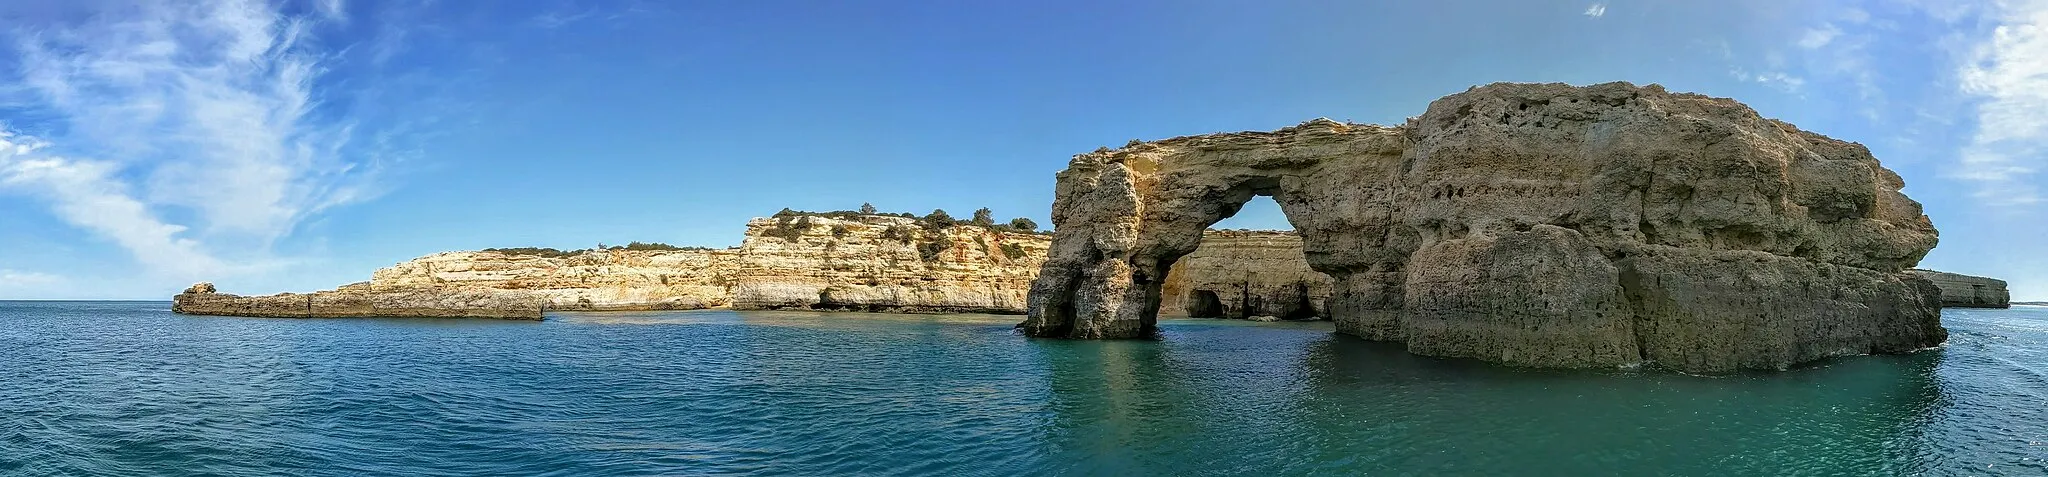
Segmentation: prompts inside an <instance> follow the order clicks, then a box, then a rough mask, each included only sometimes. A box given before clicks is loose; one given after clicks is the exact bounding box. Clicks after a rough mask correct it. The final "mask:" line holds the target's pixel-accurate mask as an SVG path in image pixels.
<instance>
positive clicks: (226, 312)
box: [171, 283, 543, 320]
mask: <svg viewBox="0 0 2048 477" xmlns="http://www.w3.org/2000/svg"><path fill="white" fill-rule="evenodd" d="M542 306H543V303H542V302H541V301H540V300H537V299H535V298H534V297H533V296H531V295H528V294H525V293H518V292H509V291H501V290H490V289H474V290H452V289H413V290H394V291H372V290H371V287H370V286H369V284H367V283H356V284H350V285H345V286H342V287H340V288H337V289H334V290H325V291H318V292H313V293H280V294H276V295H269V296H241V295H229V294H225V293H217V292H215V291H214V289H213V284H211V283H200V284H198V285H193V286H192V288H188V289H186V290H185V292H184V293H180V294H178V296H176V297H172V299H171V311H173V312H177V313H184V314H191V315H221V316H261V317H274V318H355V317H446V318H501V319H508V320H538V319H541V309H542Z"/></svg>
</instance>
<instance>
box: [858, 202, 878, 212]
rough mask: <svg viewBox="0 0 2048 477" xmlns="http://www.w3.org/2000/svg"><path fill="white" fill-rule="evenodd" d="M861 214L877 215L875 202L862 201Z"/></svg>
mask: <svg viewBox="0 0 2048 477" xmlns="http://www.w3.org/2000/svg"><path fill="white" fill-rule="evenodd" d="M860 215H875V204H870V203H866V202H862V203H860Z"/></svg>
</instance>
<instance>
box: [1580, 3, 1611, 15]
mask: <svg viewBox="0 0 2048 477" xmlns="http://www.w3.org/2000/svg"><path fill="white" fill-rule="evenodd" d="M1606 14H1607V4H1605V3H1595V4H1593V6H1590V7H1586V13H1585V15H1586V16H1589V17H1593V18H1600V16H1601V15H1606Z"/></svg>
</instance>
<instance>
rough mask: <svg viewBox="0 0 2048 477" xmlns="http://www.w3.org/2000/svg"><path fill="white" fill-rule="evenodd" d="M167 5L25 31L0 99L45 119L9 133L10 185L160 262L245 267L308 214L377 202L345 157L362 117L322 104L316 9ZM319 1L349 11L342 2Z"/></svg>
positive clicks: (325, 9)
mask: <svg viewBox="0 0 2048 477" xmlns="http://www.w3.org/2000/svg"><path fill="white" fill-rule="evenodd" d="M169 3H170V2H163V3H157V2H150V3H144V4H141V5H143V6H139V7H120V8H108V9H105V10H102V11H97V12H94V14H92V15H84V16H80V17H78V18H74V19H71V20H72V21H58V22H48V23H47V24H43V25H38V27H40V28H39V29H17V30H13V31H12V33H14V34H15V35H16V42H15V43H16V48H17V49H18V53H19V57H18V61H15V62H11V63H12V64H13V65H14V66H16V67H17V70H16V71H12V72H11V73H13V74H14V75H15V76H14V77H13V78H11V79H12V80H13V83H12V84H7V85H4V87H0V93H4V94H6V95H7V97H6V98H0V99H4V100H5V101H6V102H7V103H10V104H11V105H21V106H22V108H21V109H23V110H25V111H29V112H30V113H29V114H25V115H24V117H29V118H38V119H40V120H41V123H39V124H24V123H17V124H13V125H11V126H13V127H15V128H17V130H33V131H38V134H39V135H40V136H42V137H41V138H39V139H38V138H30V137H26V136H22V135H11V136H0V138H9V139H8V140H7V141H5V142H0V148H4V149H6V150H7V152H6V153H5V155H4V156H0V187H7V188H12V189H17V190H21V191H26V192H28V193H30V194H32V195H34V196H36V197H38V198H40V199H42V200H43V201H46V202H48V203H49V204H50V205H51V207H52V209H53V212H54V213H55V215H56V216H57V217H59V218H62V219H63V220H65V221H67V222H69V223H70V224H72V225H74V226H77V227H79V228H81V229H85V230H89V231H92V232H94V233H97V234H99V235H102V236H104V237H106V238H108V239H110V240H111V241H113V242H114V243H117V244H119V245H120V246H121V247H123V248H125V249H126V250H127V251H128V252H129V253H130V254H132V255H133V256H134V257H135V258H136V259H137V261H138V262H140V263H142V264H144V265H146V266H148V267H149V268H150V269H151V270H152V271H156V272H161V273H165V274H171V275H177V276H179V277H181V278H190V277H191V276H192V275H197V274H206V273H229V272H232V271H233V270H241V269H245V268H247V267H249V266H251V265H249V264H251V263H255V262H261V261H263V257H261V256H260V255H263V254H265V253H267V252H264V250H267V248H268V246H269V244H270V242H272V241H274V240H275V239H277V238H279V237H282V236H285V235H289V234H290V233H291V231H292V229H293V228H294V227H295V226H296V225H297V224H298V223H299V222H301V221H303V220H305V219H306V218H307V217H308V216H310V215H312V214H315V213H317V212H319V211H321V210H322V209H324V208H327V207H331V206H335V205H340V204H344V203H348V202H351V201H355V200H360V199H362V198H365V197H366V194H365V193H364V192H363V191H364V190H366V189H365V188H366V186H368V185H369V184H368V179H369V174H368V171H373V170H375V169H376V167H374V166H375V165H374V164H366V163H363V162H361V161H351V160H348V159H346V158H345V157H344V154H342V151H343V150H344V146H346V145H347V143H348V140H349V138H350V137H351V136H352V132H351V125H350V124H347V123H342V122H337V121H332V120H324V119H321V118H319V117H317V116H316V115H315V114H314V110H315V109H316V107H317V106H318V105H319V101H320V97H319V96H318V95H316V94H315V91H314V84H315V80H316V79H317V78H318V77H319V76H320V75H321V74H322V73H323V72H324V70H323V69H322V68H321V66H320V64H319V60H320V59H321V58H323V57H324V55H323V54H322V53H321V52H318V51H314V50H313V45H312V42H311V41H310V40H309V38H308V37H307V36H308V35H307V31H308V30H309V29H310V28H311V27H312V26H313V25H314V24H315V22H316V21H318V20H316V19H315V17H294V16H290V15H285V14H283V13H281V12H279V11H278V10H277V9H276V7H275V6H274V5H272V4H271V3H269V2H265V1H258V0H208V1H203V2H198V3H180V4H178V5H175V6H174V5H170V4H169ZM315 7H316V8H315V9H314V12H313V14H314V15H317V16H318V18H326V19H330V20H332V19H338V18H341V17H340V15H342V14H343V11H342V5H341V2H339V1H335V0H321V1H319V2H318V3H316V4H315ZM8 63H9V62H0V64H8ZM45 131H47V132H45ZM86 158H89V159H86ZM229 244H232V245H229ZM209 246H211V247H209ZM223 251H232V252H234V253H233V254H230V255H236V256H235V257H234V258H233V259H232V260H229V259H223V258H221V254H220V252H223ZM242 255H258V256H256V257H248V256H242ZM230 263H232V264H233V265H229V264H230Z"/></svg>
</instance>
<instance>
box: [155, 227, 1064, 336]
mask: <svg viewBox="0 0 2048 477" xmlns="http://www.w3.org/2000/svg"><path fill="white" fill-rule="evenodd" d="M1049 245H1050V239H1049V238H1048V237H1046V236H1044V235H1040V234H1034V233H1026V232H1017V231H1008V230H998V229H995V228H986V227H977V226H947V227H928V226H926V225H923V224H922V223H921V222H919V221H917V220H915V219H908V218H901V217H890V216H861V217H857V218H828V217H819V216H792V217H774V218H765V219H755V220H753V221H750V222H749V223H748V224H747V235H746V239H745V241H743V242H742V243H741V245H740V246H739V247H734V248H729V249H723V250H591V251H585V252H582V253H578V254H574V255H570V256H555V257H550V256H540V255H531V254H520V253H506V252H498V251H475V252H445V253H437V254H433V255H428V256H425V257H420V258H417V259H413V260H409V261H406V262H404V263H400V264H397V265H394V266H391V267H387V268H384V269H380V270H377V271H376V272H375V273H374V274H373V275H372V278H371V280H370V281H369V282H366V283H361V284H355V285H349V286H345V287H342V288H339V289H336V290H328V291H322V292H316V293H312V294H282V295H274V296H267V297H241V296H235V295H226V294H214V293H210V292H209V293H207V294H198V293H186V294H181V295H179V298H178V299H177V300H176V302H175V303H176V307H177V309H178V310H179V311H181V312H186V313H193V314H223V315H247V316H304V315H320V316H350V315H348V313H353V312H355V311H362V310H371V311H370V312H365V313H362V314H358V315H354V316H479V315H501V314H507V312H505V311H504V309H506V308H507V307H508V306H512V305H510V304H511V303H517V304H518V305H517V306H519V307H526V308H531V310H530V311H529V312H523V313H522V314H520V316H521V317H524V316H525V315H527V314H530V315H531V317H532V318H536V319H537V318H539V316H540V310H541V309H543V308H544V309H547V310H587V311H629V310H690V309H700V308H713V307H725V306H730V307H733V308H737V309H780V308H801V309H820V310H860V311H909V312H979V313H1022V312H1023V311H1024V296H1025V294H1026V293H1027V292H1028V291H1029V290H1030V283H1031V279H1032V277H1034V276H1036V274H1037V272H1038V268H1039V267H1040V265H1041V264H1042V263H1043V262H1044V260H1045V250H1046V248H1047V247H1048V246H1049ZM208 289H209V290H210V289H211V287H210V286H209V287H208ZM323 300H324V301H331V302H335V303H337V305H335V306H331V307H325V308H322V307H317V306H316V307H313V308H308V305H307V304H308V303H319V302H322V301H323ZM358 302H360V303H380V304H382V305H380V307H377V308H374V309H373V308H363V307H356V306H354V305H347V306H342V305H341V304H347V303H358ZM501 302H502V303H501ZM309 310H310V311H309ZM378 310H392V311H378Z"/></svg>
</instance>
